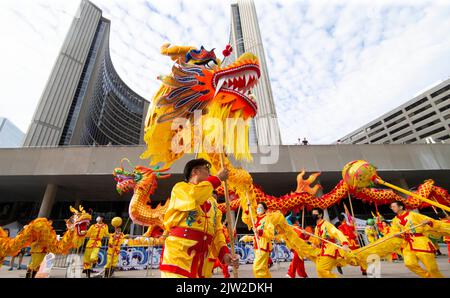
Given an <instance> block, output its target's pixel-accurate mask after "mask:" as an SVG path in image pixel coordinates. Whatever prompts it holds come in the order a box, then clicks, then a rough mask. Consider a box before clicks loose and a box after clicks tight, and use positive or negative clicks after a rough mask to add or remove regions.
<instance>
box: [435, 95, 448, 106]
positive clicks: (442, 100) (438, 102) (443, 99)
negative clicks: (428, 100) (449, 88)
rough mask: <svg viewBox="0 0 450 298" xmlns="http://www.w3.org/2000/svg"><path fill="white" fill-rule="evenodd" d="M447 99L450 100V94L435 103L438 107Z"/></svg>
mask: <svg viewBox="0 0 450 298" xmlns="http://www.w3.org/2000/svg"><path fill="white" fill-rule="evenodd" d="M447 99H450V94H449V95H446V96H444V97H442V98H439V99H436V101H435V102H434V103H435V104H436V105H438V104H440V103H441V102H444V101H446V100H447Z"/></svg>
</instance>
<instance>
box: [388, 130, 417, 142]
mask: <svg viewBox="0 0 450 298" xmlns="http://www.w3.org/2000/svg"><path fill="white" fill-rule="evenodd" d="M412 133H413V132H412V131H407V132H405V133H403V134H401V135H399V136H396V137H395V138H392V141H394V142H395V141H397V140H400V139H402V138H404V137H406V136H409V135H410V134H412Z"/></svg>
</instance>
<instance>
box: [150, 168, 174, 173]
mask: <svg viewBox="0 0 450 298" xmlns="http://www.w3.org/2000/svg"><path fill="white" fill-rule="evenodd" d="M168 170H170V168H165V169H158V168H155V169H154V170H153V172H156V173H161V172H167V171H168Z"/></svg>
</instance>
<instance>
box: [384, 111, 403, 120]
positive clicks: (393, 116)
mask: <svg viewBox="0 0 450 298" xmlns="http://www.w3.org/2000/svg"><path fill="white" fill-rule="evenodd" d="M401 114H402V111H398V112H396V113H394V114H392V115H391V116H388V117H386V118H385V119H384V122H388V121H389V120H392V119H394V118H395V117H398V116H400V115H401Z"/></svg>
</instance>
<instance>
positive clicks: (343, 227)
mask: <svg viewBox="0 0 450 298" xmlns="http://www.w3.org/2000/svg"><path fill="white" fill-rule="evenodd" d="M338 229H339V231H341V232H342V234H344V235H345V237H347V240H348V247H349V248H350V249H351V250H355V249H358V248H360V245H359V241H358V236H357V235H358V234H357V232H356V230H355V226H354V225H349V224H348V223H347V221H345V220H344V221H343V222H342V223H341V224H340V225H339V227H338ZM360 268H361V272H362V273H363V274H366V269H367V268H365V266H361V267H360Z"/></svg>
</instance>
